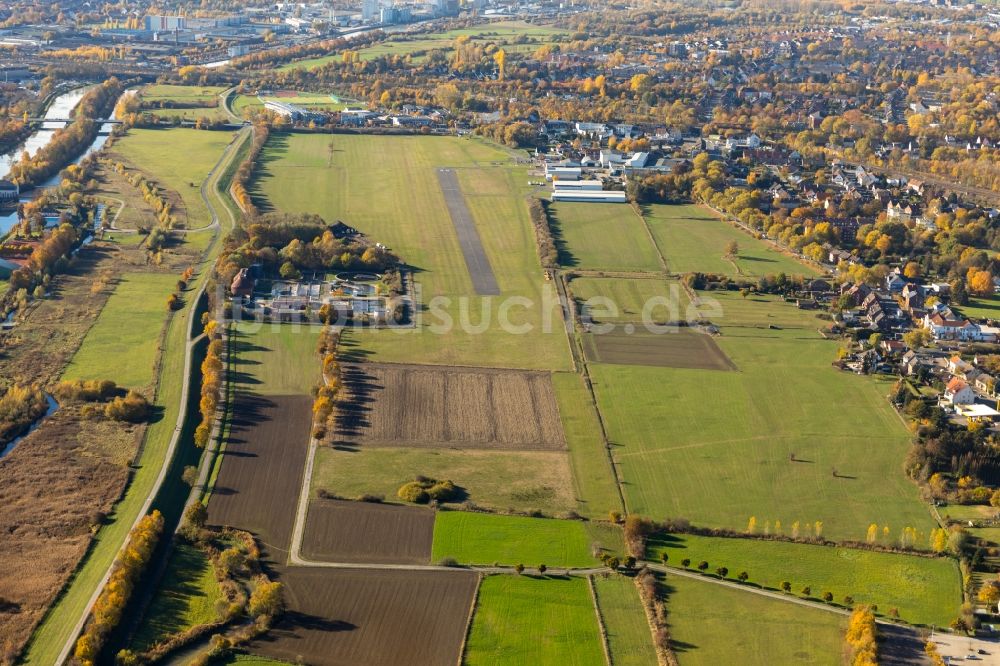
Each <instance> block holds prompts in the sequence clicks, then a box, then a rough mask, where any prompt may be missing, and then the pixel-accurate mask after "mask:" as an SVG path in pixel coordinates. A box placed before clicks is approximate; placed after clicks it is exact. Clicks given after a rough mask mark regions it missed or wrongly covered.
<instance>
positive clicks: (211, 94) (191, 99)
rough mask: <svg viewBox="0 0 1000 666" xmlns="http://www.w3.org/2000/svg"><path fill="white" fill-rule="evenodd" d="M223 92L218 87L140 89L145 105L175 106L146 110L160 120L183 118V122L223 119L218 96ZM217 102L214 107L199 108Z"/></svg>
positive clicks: (160, 85) (156, 86)
mask: <svg viewBox="0 0 1000 666" xmlns="http://www.w3.org/2000/svg"><path fill="white" fill-rule="evenodd" d="M223 90H225V88H222V87H220V86H179V85H171V84H164V83H158V84H155V85H151V86H146V87H145V88H143V89H142V99H143V101H144V102H147V103H157V102H161V101H167V100H169V101H172V102H174V103H175V104H177V107H176V108H166V109H156V108H150V109H146V110H147V111H149V112H150V113H154V114H156V115H157V116H159V117H160V118H183V119H185V120H195V119H197V118H201V117H205V118H211V119H213V120H214V119H217V118H225V117H226V111H225V109H224V108H223V106H222V100H220V99H219V94H220V93H221V92H222V91H223ZM215 101H218V105H217V106H215V107H204V106H199V105H201V104H205V103H212V102H215Z"/></svg>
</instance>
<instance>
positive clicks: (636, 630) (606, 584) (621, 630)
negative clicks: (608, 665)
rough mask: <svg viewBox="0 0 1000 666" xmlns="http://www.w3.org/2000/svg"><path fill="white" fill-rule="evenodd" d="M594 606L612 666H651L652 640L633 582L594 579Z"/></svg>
mask: <svg viewBox="0 0 1000 666" xmlns="http://www.w3.org/2000/svg"><path fill="white" fill-rule="evenodd" d="M593 580H594V591H595V592H596V593H597V606H598V608H599V609H600V611H601V617H602V618H604V628H605V630H606V631H607V633H608V649H609V651H610V652H611V660H612V662H613V663H614V664H615V666H654V665H655V664H656V663H657V660H656V649H655V648H654V647H653V636H652V633H651V630H650V628H649V622H648V621H647V620H646V611H645V610H644V609H643V607H642V601H641V600H640V599H639V590H638V589H637V588H636V586H635V581H633V580H632V579H631V578H626V577H625V576H616V575H607V576H594V577H593Z"/></svg>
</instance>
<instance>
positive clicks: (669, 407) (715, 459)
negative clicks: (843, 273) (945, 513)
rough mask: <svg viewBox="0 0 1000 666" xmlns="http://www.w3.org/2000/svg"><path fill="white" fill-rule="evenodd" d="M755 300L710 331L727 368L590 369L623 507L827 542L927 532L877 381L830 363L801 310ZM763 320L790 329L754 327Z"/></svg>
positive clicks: (902, 437)
mask: <svg viewBox="0 0 1000 666" xmlns="http://www.w3.org/2000/svg"><path fill="white" fill-rule="evenodd" d="M709 295H713V294H709ZM735 298H736V299H738V300H737V303H739V305H740V307H741V308H744V312H743V313H741V314H737V316H736V318H737V319H740V320H742V321H743V322H744V323H745V324H747V323H751V322H750V321H749V320H748V316H749V313H750V312H752V310H750V308H751V307H752V305H751V304H744V303H742V299H741V298H740V297H739V296H738V295H736V296H735ZM757 305H760V306H761V307H762V309H761V313H762V315H767V314H773V315H774V317H773V318H768V317H762V318H761V319H760V320H759V321H760V322H761V323H760V324H758V325H760V326H762V327H761V328H750V327H741V326H739V325H733V326H727V325H726V324H725V322H724V323H723V325H722V329H721V330H722V335H721V336H720V337H718V338H716V339H715V342H716V343H717V344H718V345H719V347H720V348H721V350H722V351H723V352H725V354H726V355H727V356H728V357H729V358H730V359H731V360H732V361H733V363H734V364H735V366H736V368H738V369H739V371H738V372H718V371H710V370H691V369H679V368H656V367H640V366H626V365H604V364H592V365H591V368H590V372H591V376H592V378H593V380H594V390H595V392H596V394H597V399H598V403H599V405H600V408H601V411H602V413H603V415H604V418H605V423H606V426H607V430H608V437H609V439H610V440H611V443H612V445H613V450H614V451H615V457H616V459H617V460H618V462H619V465H620V470H621V474H622V476H623V478H624V480H625V485H624V491H625V496H626V501H627V503H628V506H629V509H630V510H631V511H632V512H635V513H638V514H641V515H648V516H652V517H665V516H673V517H681V516H683V517H686V518H688V519H690V520H691V521H692V522H694V523H695V524H698V525H705V526H714V527H728V528H733V529H743V528H744V527H745V526H746V524H747V521H748V520H749V518H750V516H751V515H752V516H756V518H757V520H758V521H760V522H761V523H763V522H764V521H765V520H767V521H771V522H774V521H775V520H779V521H781V522H782V523H784V524H786V525H788V524H791V523H792V522H793V521H796V520H798V521H801V522H802V523H803V524H805V523H810V524H811V523H813V522H815V521H817V520H819V521H822V522H823V523H824V534H825V535H826V536H827V537H830V538H834V539H864V537H865V533H866V530H867V528H868V525H869V524H871V523H873V522H875V523H878V524H879V525H883V524H888V525H891V526H892V527H893V529H897V528H902V527H904V526H912V527H914V528H917V529H919V530H922V531H926V530H927V529H928V527H929V526H930V525H931V520H930V515H929V513H928V512H927V509H926V508H925V507H924V505H923V503H922V502H921V501H920V499H919V497H918V494H917V489H916V487H915V486H914V485H913V484H912V483H910V481H909V480H907V479H906V478H905V476H904V475H903V472H902V470H901V467H900V465H901V461H902V460H903V458H904V457H905V455H906V451H907V449H908V447H909V436H908V433H907V432H906V429H905V428H904V427H903V424H902V423H901V422H900V420H899V418H898V416H897V415H896V414H895V413H894V412H893V411H892V409H891V408H890V406H889V404H888V403H887V402H886V400H885V393H886V391H887V390H888V386H886V385H884V384H880V383H878V382H876V381H873V380H871V379H868V378H861V377H857V376H854V375H849V374H845V373H840V372H838V371H836V370H835V369H833V368H831V367H830V362H831V359H832V358H833V357H834V355H835V354H836V344H835V343H833V342H829V341H826V340H823V339H822V338H820V337H819V335H818V334H817V333H815V332H814V331H815V324H814V323H813V322H814V321H817V320H815V318H814V316H813V315H811V314H809V313H807V312H804V311H800V310H797V309H796V308H795V306H794V305H791V304H786V303H780V302H775V301H767V302H764V303H761V304H757ZM774 320H779V321H783V322H789V323H790V322H794V321H796V320H797V321H798V323H799V326H800V328H797V329H796V328H784V327H782V328H781V329H778V330H772V329H768V328H764V326H766V325H767V323H770V322H771V321H774ZM765 322H766V323H765ZM833 406H835V408H833ZM845 415H850V417H849V418H845ZM793 454H794V460H793V458H792V456H793Z"/></svg>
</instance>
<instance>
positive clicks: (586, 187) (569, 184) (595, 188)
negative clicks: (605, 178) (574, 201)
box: [553, 180, 604, 192]
mask: <svg viewBox="0 0 1000 666" xmlns="http://www.w3.org/2000/svg"><path fill="white" fill-rule="evenodd" d="M553 187H554V189H556V190H565V191H567V192H569V191H577V192H600V191H601V190H603V189H604V183H602V182H601V181H599V180H568V181H556V182H555V183H554V184H553Z"/></svg>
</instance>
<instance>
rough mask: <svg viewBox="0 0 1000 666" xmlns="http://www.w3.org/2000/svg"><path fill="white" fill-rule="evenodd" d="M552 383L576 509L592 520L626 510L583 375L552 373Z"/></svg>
mask: <svg viewBox="0 0 1000 666" xmlns="http://www.w3.org/2000/svg"><path fill="white" fill-rule="evenodd" d="M552 386H553V387H554V388H555V391H556V399H557V400H558V402H559V415H560V417H561V419H562V424H563V432H564V433H565V435H566V443H567V444H568V445H569V461H570V465H571V467H572V469H573V482H574V485H575V488H576V497H577V502H578V505H579V508H578V509H577V512H578V513H580V515H583V516H586V517H588V518H592V519H593V518H599V519H606V518H607V517H608V514H609V512H611V511H619V512H622V511H624V507H623V506H622V499H621V495H620V494H619V492H618V483H617V481H616V480H615V474H614V470H613V469H612V468H611V460H610V458H609V457H608V451H607V448H605V446H604V440H603V439H602V438H601V430H600V423H599V422H598V419H597V411H596V409H595V408H594V403H593V398H592V397H591V396H590V394H589V392H588V391H587V389H586V387H585V386H584V384H583V378H582V377H580V375H577V374H573V373H569V372H557V373H553V375H552Z"/></svg>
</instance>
